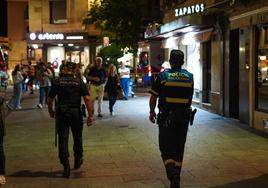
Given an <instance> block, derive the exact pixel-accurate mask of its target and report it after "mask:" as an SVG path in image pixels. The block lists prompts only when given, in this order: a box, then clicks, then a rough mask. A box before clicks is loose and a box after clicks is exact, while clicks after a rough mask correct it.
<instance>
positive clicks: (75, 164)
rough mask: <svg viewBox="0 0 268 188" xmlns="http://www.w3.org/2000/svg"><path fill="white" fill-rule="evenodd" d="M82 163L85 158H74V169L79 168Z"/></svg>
mask: <svg viewBox="0 0 268 188" xmlns="http://www.w3.org/2000/svg"><path fill="white" fill-rule="evenodd" d="M82 164H83V159H81V158H79V159H75V160H74V169H75V170H77V169H79V168H80V167H81V165H82Z"/></svg>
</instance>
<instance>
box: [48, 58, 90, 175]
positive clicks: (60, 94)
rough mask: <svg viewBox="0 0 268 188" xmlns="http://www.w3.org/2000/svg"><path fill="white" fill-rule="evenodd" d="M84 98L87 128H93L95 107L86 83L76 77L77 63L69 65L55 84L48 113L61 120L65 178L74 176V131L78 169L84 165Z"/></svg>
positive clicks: (61, 152)
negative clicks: (71, 159) (71, 161)
mask: <svg viewBox="0 0 268 188" xmlns="http://www.w3.org/2000/svg"><path fill="white" fill-rule="evenodd" d="M56 96H57V105H56V113H55V111H54V110H53V99H54V98H55V97H56ZM81 96H82V97H83V99H84V102H85V105H86V108H87V111H88V118H87V125H88V126H91V125H92V122H93V118H92V106H91V99H90V96H89V93H88V90H87V87H86V85H85V83H84V82H83V81H82V80H81V78H78V77H75V63H72V62H68V63H67V64H66V69H65V72H64V73H63V74H62V75H61V77H60V78H59V79H58V80H55V83H53V85H52V88H51V91H50V93H49V96H48V101H47V102H48V112H49V115H50V117H52V118H54V117H56V118H57V121H58V123H57V124H58V125H57V126H58V128H57V131H58V136H59V159H60V162H61V164H62V165H63V167H64V171H63V177H66V178H68V177H69V176H70V164H69V159H68V158H69V152H68V137H69V129H70V128H71V131H72V135H73V140H74V145H73V150H74V158H75V159H74V169H78V168H80V166H81V164H82V163H83V158H82V157H83V146H82V129H83V117H82V112H81V110H80V106H81Z"/></svg>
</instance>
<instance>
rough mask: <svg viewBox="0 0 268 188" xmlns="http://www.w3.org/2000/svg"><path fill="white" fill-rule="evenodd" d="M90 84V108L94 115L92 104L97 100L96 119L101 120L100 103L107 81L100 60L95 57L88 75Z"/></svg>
mask: <svg viewBox="0 0 268 188" xmlns="http://www.w3.org/2000/svg"><path fill="white" fill-rule="evenodd" d="M88 80H89V81H90V82H91V84H90V96H91V99H92V108H93V114H94V102H95V100H96V98H98V117H99V118H102V117H103V115H102V101H103V96H104V87H105V83H106V81H107V76H106V72H105V70H104V68H102V58H101V57H97V58H96V62H95V65H94V66H93V67H92V68H91V69H90V71H89V73H88Z"/></svg>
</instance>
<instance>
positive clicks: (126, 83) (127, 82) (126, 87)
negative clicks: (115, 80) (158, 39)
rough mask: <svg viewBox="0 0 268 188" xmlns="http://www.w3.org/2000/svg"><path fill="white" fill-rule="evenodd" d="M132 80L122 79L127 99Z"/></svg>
mask: <svg viewBox="0 0 268 188" xmlns="http://www.w3.org/2000/svg"><path fill="white" fill-rule="evenodd" d="M129 84H130V78H120V85H121V87H122V89H123V92H124V97H125V99H127V98H128V93H129Z"/></svg>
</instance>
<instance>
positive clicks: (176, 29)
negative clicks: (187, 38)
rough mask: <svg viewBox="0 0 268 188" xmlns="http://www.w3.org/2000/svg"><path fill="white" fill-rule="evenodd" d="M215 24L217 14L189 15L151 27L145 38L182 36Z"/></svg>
mask: <svg viewBox="0 0 268 188" xmlns="http://www.w3.org/2000/svg"><path fill="white" fill-rule="evenodd" d="M213 25H215V16H212V15H189V16H184V17H182V18H179V19H177V20H174V21H172V22H169V23H166V24H164V25H160V26H159V27H157V26H156V27H154V26H153V27H149V28H148V29H147V31H146V32H145V39H147V40H150V39H152V40H153V39H164V38H168V37H171V36H180V35H184V34H185V33H188V32H199V31H201V30H206V29H208V28H211V27H213Z"/></svg>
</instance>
